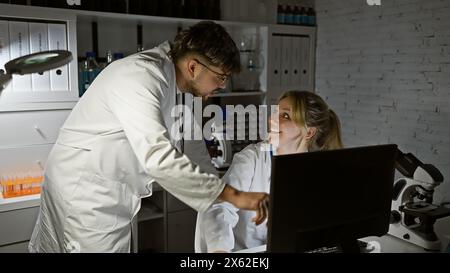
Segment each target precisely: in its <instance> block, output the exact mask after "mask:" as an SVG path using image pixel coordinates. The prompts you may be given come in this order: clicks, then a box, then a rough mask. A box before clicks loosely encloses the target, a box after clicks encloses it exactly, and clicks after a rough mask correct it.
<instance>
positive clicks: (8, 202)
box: [0, 193, 40, 213]
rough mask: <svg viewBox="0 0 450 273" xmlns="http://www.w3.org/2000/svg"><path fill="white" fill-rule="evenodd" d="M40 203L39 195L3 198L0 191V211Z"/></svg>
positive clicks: (35, 205) (33, 205)
mask: <svg viewBox="0 0 450 273" xmlns="http://www.w3.org/2000/svg"><path fill="white" fill-rule="evenodd" d="M39 204H40V195H39V194H34V195H28V196H19V197H13V198H3V196H2V194H1V193H0V213H1V212H3V211H10V210H17V209H25V208H29V207H37V206H39Z"/></svg>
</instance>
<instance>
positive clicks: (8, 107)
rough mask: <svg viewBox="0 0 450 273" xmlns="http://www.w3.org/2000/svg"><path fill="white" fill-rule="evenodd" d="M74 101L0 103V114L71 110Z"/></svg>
mask: <svg viewBox="0 0 450 273" xmlns="http://www.w3.org/2000/svg"><path fill="white" fill-rule="evenodd" d="M76 104H77V102H76V101H68V102H28V103H8V104H6V103H5V104H3V103H1V102H0V112H20V111H40V110H72V109H73V107H75V105H76Z"/></svg>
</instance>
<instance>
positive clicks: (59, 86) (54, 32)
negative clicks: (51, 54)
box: [48, 24, 69, 91]
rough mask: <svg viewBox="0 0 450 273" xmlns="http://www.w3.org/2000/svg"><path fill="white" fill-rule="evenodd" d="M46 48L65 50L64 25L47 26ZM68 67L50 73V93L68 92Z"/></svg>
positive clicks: (65, 36)
mask: <svg viewBox="0 0 450 273" xmlns="http://www.w3.org/2000/svg"><path fill="white" fill-rule="evenodd" d="M48 46H49V49H50V50H67V35H66V25H65V24H48ZM68 71H69V69H68V65H64V66H62V67H59V68H57V69H53V70H51V71H50V89H51V91H69V74H68Z"/></svg>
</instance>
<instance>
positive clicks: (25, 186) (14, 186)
mask: <svg viewBox="0 0 450 273" xmlns="http://www.w3.org/2000/svg"><path fill="white" fill-rule="evenodd" d="M43 180H44V176H43V172H42V171H40V170H32V171H31V170H30V171H17V172H9V173H1V174H0V185H1V196H0V197H3V198H13V197H19V196H26V195H33V194H39V193H41V184H42V181H43Z"/></svg>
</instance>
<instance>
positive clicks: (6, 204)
mask: <svg viewBox="0 0 450 273" xmlns="http://www.w3.org/2000/svg"><path fill="white" fill-rule="evenodd" d="M234 2H235V3H234V4H233V5H235V6H236V4H237V3H238V2H237V1H234ZM264 2H267V1H264ZM260 7H262V6H260ZM266 8H267V9H269V8H270V10H267V14H272V15H274V16H275V14H276V11H275V10H273V7H272V6H270V5H266ZM224 12H225V14H228V15H227V16H224V17H223V18H225V19H232V20H236V21H240V22H236V21H216V22H217V23H220V24H221V25H223V26H224V27H225V28H226V29H227V31H228V32H229V33H230V35H231V37H232V38H233V40H234V41H235V43H236V45H237V46H238V48H239V51H240V57H241V68H242V73H241V74H239V75H233V77H232V78H231V80H230V81H229V82H228V85H227V87H226V88H225V89H224V90H220V92H218V93H216V94H215V95H213V96H211V98H210V99H209V100H208V102H206V103H205V104H204V105H203V106H206V105H208V104H217V105H219V106H221V107H224V106H226V105H239V104H241V105H244V106H247V105H256V106H259V105H272V104H276V101H277V98H278V97H279V96H280V95H281V93H282V92H284V91H287V90H292V89H299V90H309V91H314V86H315V82H314V74H315V43H316V28H315V27H306V26H288V25H276V24H271V23H260V22H265V20H259V19H258V18H256V17H255V18H253V17H254V16H253V15H254V14H253V13H252V12H248V14H252V16H249V17H248V18H249V19H248V21H247V22H244V21H245V16H241V17H239V18H237V17H236V16H234V17H233V16H231V15H233V14H231V13H230V9H229V8H224ZM274 16H271V17H273V20H270V22H272V21H273V22H274V21H275V17H274ZM235 17H236V18H235ZM233 18H235V19H233ZM252 18H253V19H252ZM0 22H1V23H0V35H3V36H4V38H2V37H0V42H1V43H5V41H6V40H7V39H10V40H11V37H18V36H19V34H16V35H15V36H14V35H12V36H11V35H10V33H9V32H10V30H11V25H12V28H13V31H14V33H20V37H25V38H26V39H28V40H26V41H25V44H24V46H22V51H23V49H24V47H25V51H23V52H17V50H16V49H13V50H12V51H11V49H10V48H8V50H9V51H10V52H6V53H5V51H2V52H3V55H1V54H2V53H0V69H2V68H3V65H4V63H6V62H7V61H8V56H9V59H10V58H11V56H18V55H17V54H25V53H26V52H30V53H31V52H34V51H40V50H44V49H46V48H49V49H51V48H52V47H53V46H54V44H55V43H54V42H52V41H53V40H54V39H53V38H54V36H55V35H54V33H55V31H56V34H57V35H56V38H55V39H57V40H58V39H59V41H61V42H60V43H56V44H57V45H58V46H63V48H66V49H68V50H70V51H71V52H72V54H73V57H74V61H72V62H71V63H69V64H68V65H67V66H65V67H63V68H62V69H60V70H59V71H58V69H57V70H55V71H49V72H48V73H43V74H42V75H39V74H37V75H30V77H24V78H17V79H15V81H13V83H12V84H11V85H10V86H9V89H8V90H7V92H4V93H3V94H2V95H1V96H0V126H2V136H0V140H1V142H0V150H1V153H0V160H1V162H2V163H3V162H9V159H8V158H9V156H11V157H10V158H15V159H14V160H12V161H11V162H10V164H9V165H8V166H12V167H11V168H14V167H15V166H19V165H20V166H23V165H31V166H32V167H33V169H34V168H37V169H40V170H43V168H44V167H45V160H46V156H47V155H48V153H49V151H50V150H51V147H52V145H53V143H54V142H55V140H56V138H57V135H58V130H59V128H60V127H61V125H62V124H63V122H64V120H65V118H67V116H68V114H69V113H70V110H71V109H72V108H73V106H74V105H75V104H76V102H77V101H78V97H79V92H78V90H79V89H78V87H79V78H80V77H79V73H80V67H81V64H82V63H83V61H84V60H85V56H86V53H87V52H95V55H96V56H97V59H98V61H99V62H100V63H102V62H104V61H105V60H106V57H107V54H108V53H112V54H114V53H120V54H123V55H124V56H127V55H130V54H134V53H136V52H137V51H138V50H143V49H144V50H145V49H150V48H152V47H154V46H157V45H158V44H160V43H161V42H163V41H165V40H169V41H171V40H173V38H174V37H175V36H176V34H177V33H178V32H179V31H180V30H182V29H184V28H187V27H189V26H191V25H193V24H195V23H197V22H199V19H187V18H174V17H161V16H149V15H142V14H123V13H111V12H100V11H89V10H76V9H57V8H50V7H38V6H21V5H12V4H0ZM17 29H18V30H17ZM16 30H17V31H16ZM27 31H28V33H27ZM6 32H8V34H7V35H6V34H5V33H6ZM50 33H52V34H50ZM36 37H37V38H36ZM52 37H53V38H52ZM6 38H7V39H6ZM36 39H37V41H39V40H40V41H44V42H43V43H42V42H41V43H37V44H36V42H35V41H36ZM52 39H53V40H52ZM12 40H14V38H13V39H12ZM8 41H9V40H8ZM45 41H46V42H45ZM22 42H23V41H22ZM27 47H28V49H27ZM2 48H4V47H3V44H2ZM27 50H28V51H27ZM12 53H14V54H16V55H14V54H12ZM5 54H8V55H7V57H5V56H6V55H5ZM56 76H61V77H57V78H55V77H56ZM266 118H267V117H266ZM266 122H267V121H266V120H264V119H263V121H262V123H263V124H264V123H266ZM246 126H254V125H252V124H248V123H247V125H246ZM4 128H7V129H6V130H4ZM234 144H236V145H235V146H233V147H232V149H231V157H228V158H232V155H233V153H235V152H238V151H240V150H241V149H242V148H244V147H245V145H247V144H248V142H239V143H234ZM196 150H197V149H194V151H196ZM205 151H206V153H207V150H206V149H205ZM206 156H208V155H207V154H206ZM208 160H209V158H208ZM209 162H211V161H210V160H209ZM210 165H211V164H210ZM5 166H6V165H5ZM211 166H212V165H211ZM225 170H226V169H225ZM225 170H224V169H221V170H220V173H222V174H223V173H224V171H225ZM38 206H39V195H34V196H25V197H17V198H7V199H2V198H0V226H1V228H3V229H5V231H6V230H8V232H9V230H12V229H11V228H12V227H13V226H21V228H22V230H21V231H20V233H19V234H17V237H10V238H11V239H10V240H8V241H3V238H0V251H19V250H23V251H25V250H26V248H24V247H23V246H24V245H26V241H27V240H29V238H30V237H31V228H30V226H31V222H34V221H35V219H36V217H37V208H38ZM12 215H15V216H12ZM3 217H5V218H3ZM4 219H5V221H9V224H8V225H4V224H3V223H5V221H4ZM195 223H196V212H195V211H194V210H193V209H191V208H190V207H188V206H187V205H185V204H183V203H182V202H181V201H179V200H178V199H176V198H175V197H173V196H172V195H171V194H170V193H168V192H167V191H165V190H164V189H163V188H161V187H160V186H158V185H157V184H154V188H153V194H152V195H151V196H150V197H147V198H144V199H143V200H142V205H141V210H140V211H139V214H138V215H137V217H135V219H134V220H133V234H134V236H133V248H132V251H134V252H137V251H141V252H193V251H194V231H195ZM3 229H1V231H3ZM13 233H14V232H13ZM2 234H6V233H5V232H2Z"/></svg>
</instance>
